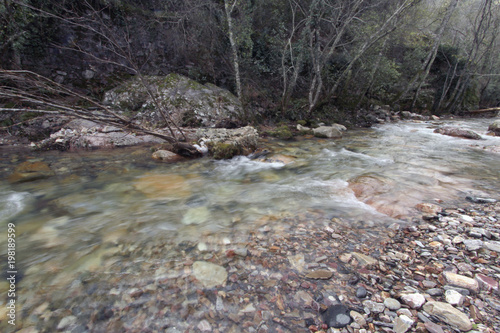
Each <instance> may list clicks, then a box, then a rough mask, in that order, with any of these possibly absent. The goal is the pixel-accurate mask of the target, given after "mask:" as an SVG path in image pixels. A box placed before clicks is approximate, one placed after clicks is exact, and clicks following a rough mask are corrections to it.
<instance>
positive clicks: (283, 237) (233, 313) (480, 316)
mask: <svg viewBox="0 0 500 333" xmlns="http://www.w3.org/2000/svg"><path fill="white" fill-rule="evenodd" d="M422 210H424V211H425V213H423V215H422V217H419V218H414V223H411V224H407V225H399V224H392V225H390V226H382V225H380V226H373V225H370V226H365V227H363V226H361V225H355V226H348V225H345V223H340V221H339V220H337V219H335V218H334V219H326V218H325V212H322V211H320V210H309V211H306V212H304V213H303V214H299V215H294V216H291V215H290V216H269V217H267V218H265V219H261V221H258V223H257V225H258V227H257V228H256V229H255V230H254V231H253V232H251V233H250V234H248V241H246V242H240V243H232V242H231V240H230V239H229V238H218V237H217V235H211V236H208V237H205V238H204V239H203V241H200V242H189V241H185V242H181V243H174V242H172V241H168V240H166V239H165V238H163V237H161V236H157V237H153V238H152V239H149V240H148V242H144V243H140V244H138V243H136V242H134V241H133V234H132V235H130V238H128V239H129V240H130V243H128V244H127V242H120V244H119V249H117V250H116V251H111V252H109V253H108V255H107V256H105V257H104V258H105V260H104V261H103V263H102V264H101V265H100V268H99V270H97V271H90V272H89V271H82V273H81V274H80V275H79V276H78V278H76V279H75V280H73V281H71V282H70V283H69V282H68V285H67V286H65V287H63V286H62V285H57V289H56V288H55V287H56V286H55V285H53V287H51V288H50V287H46V288H44V290H36V291H35V294H34V295H32V296H31V297H30V298H29V299H24V298H23V297H21V298H20V300H21V299H22V302H23V303H22V312H21V311H20V313H22V315H21V319H20V320H18V328H19V329H21V328H22V330H20V332H23V333H26V332H32V333H33V332H55V331H65V332H170V333H174V332H318V331H319V332H322V331H323V332H360V333H362V332H399V333H400V332H459V331H463V332H466V331H472V332H489V333H494V332H498V331H500V319H499V318H500V316H499V314H500V294H499V287H498V281H499V279H500V268H499V266H498V260H499V252H500V238H499V237H500V226H499V222H498V221H499V220H500V204H499V203H486V204H477V203H469V204H466V205H464V206H463V207H461V208H449V207H448V208H446V207H440V206H437V205H424V206H423V207H422ZM110 239H111V241H110V243H109V245H108V247H107V248H108V249H110V248H112V245H111V244H113V240H112V239H113V237H111V236H110ZM114 242H117V241H116V239H115V240H114ZM58 283H62V281H59V282H58ZM61 287H63V288H61ZM51 289H52V290H51ZM20 294H21V295H22V294H23V291H22V290H20ZM2 321H3V318H2ZM2 326H3V325H2ZM328 327H330V328H328ZM334 327H337V328H334ZM7 331H8V330H7Z"/></svg>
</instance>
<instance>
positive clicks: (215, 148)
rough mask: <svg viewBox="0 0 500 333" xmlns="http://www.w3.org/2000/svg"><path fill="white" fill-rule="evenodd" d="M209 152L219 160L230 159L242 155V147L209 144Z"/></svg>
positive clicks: (219, 143) (221, 143) (225, 143)
mask: <svg viewBox="0 0 500 333" xmlns="http://www.w3.org/2000/svg"><path fill="white" fill-rule="evenodd" d="M208 151H209V152H210V154H211V155H212V157H213V158H215V159H217V160H222V159H229V158H232V157H234V156H236V155H241V153H242V149H241V147H240V146H238V145H235V144H232V143H227V142H215V143H209V145H208Z"/></svg>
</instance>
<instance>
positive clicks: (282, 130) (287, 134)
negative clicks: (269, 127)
mask: <svg viewBox="0 0 500 333" xmlns="http://www.w3.org/2000/svg"><path fill="white" fill-rule="evenodd" d="M268 133H269V135H271V136H274V137H276V138H278V139H282V140H290V139H291V138H293V133H292V131H291V130H290V128H289V127H288V126H287V125H281V126H280V127H277V128H276V129H275V130H274V131H269V132H268Z"/></svg>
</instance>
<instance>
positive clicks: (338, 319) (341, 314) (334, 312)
mask: <svg viewBox="0 0 500 333" xmlns="http://www.w3.org/2000/svg"><path fill="white" fill-rule="evenodd" d="M349 312H350V311H349V309H348V308H347V307H346V306H345V305H342V304H336V305H332V306H330V307H329V308H328V309H327V310H326V311H325V312H324V313H323V320H324V321H325V323H326V324H327V325H328V327H334V328H342V327H346V326H347V325H349V324H350V323H351V321H352V318H351V316H350V314H349Z"/></svg>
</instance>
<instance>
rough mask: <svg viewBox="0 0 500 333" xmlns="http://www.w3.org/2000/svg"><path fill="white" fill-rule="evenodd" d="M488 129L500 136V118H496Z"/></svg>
mask: <svg viewBox="0 0 500 333" xmlns="http://www.w3.org/2000/svg"><path fill="white" fill-rule="evenodd" d="M488 131H490V133H492V134H494V135H496V136H500V119H498V120H495V121H494V122H493V123H492V124H491V125H490V126H489V127H488Z"/></svg>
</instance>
